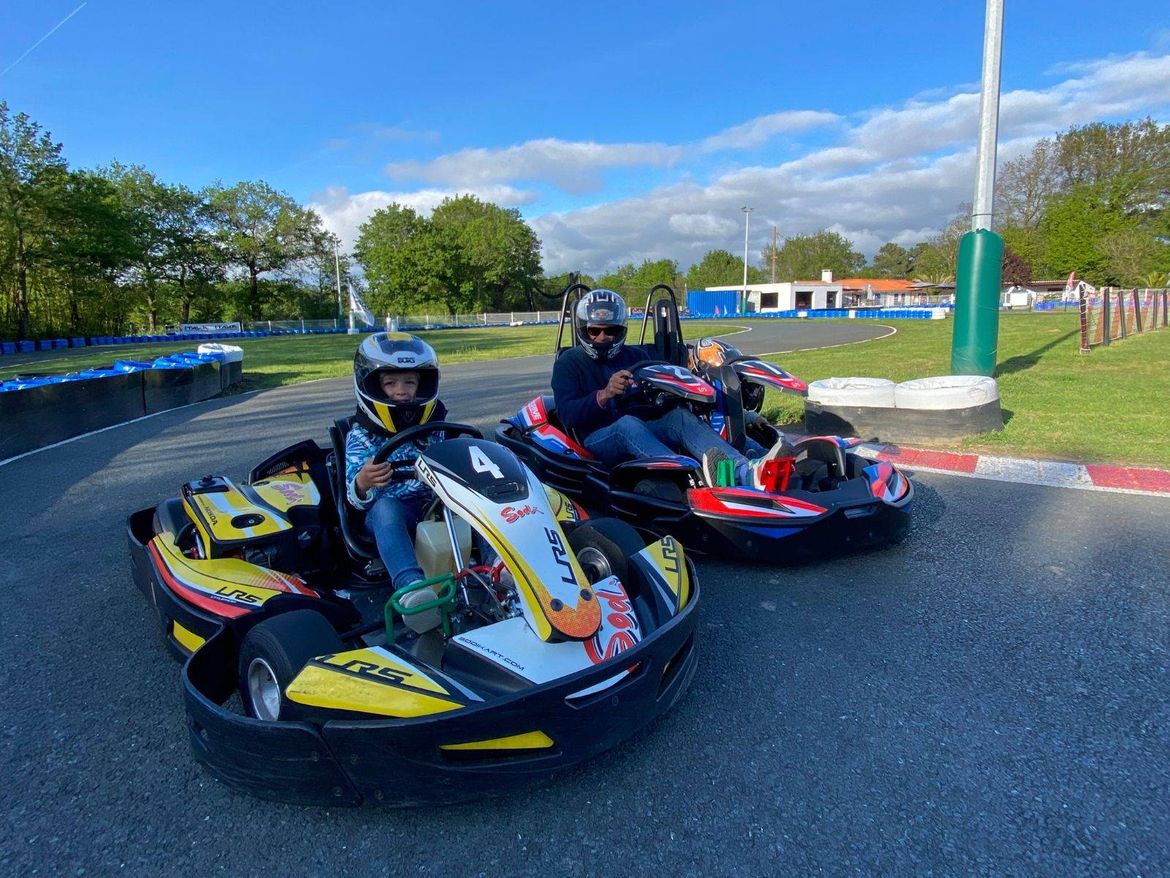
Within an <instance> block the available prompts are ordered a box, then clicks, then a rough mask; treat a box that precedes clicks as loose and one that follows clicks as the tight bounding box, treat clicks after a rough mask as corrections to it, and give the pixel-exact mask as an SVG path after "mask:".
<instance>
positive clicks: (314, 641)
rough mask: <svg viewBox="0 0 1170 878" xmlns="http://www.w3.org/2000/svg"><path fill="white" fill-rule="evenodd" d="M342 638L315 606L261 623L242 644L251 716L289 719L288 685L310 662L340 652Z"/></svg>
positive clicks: (243, 684) (243, 687) (243, 685)
mask: <svg viewBox="0 0 1170 878" xmlns="http://www.w3.org/2000/svg"><path fill="white" fill-rule="evenodd" d="M344 648H345V647H344V645H343V644H342V642H341V638H340V637H338V636H337V632H336V631H334V630H333V626H332V625H330V624H329V620H328V619H326V618H325V617H324V616H322V615H321V614H320V613H318V612H316V611H315V610H294V611H292V612H291V613H282V614H281V615H279V616H273V617H272V618H271V619H266V620H265V621H263V622H261V623H260V624H258V625H257V626H256V627H254V628H253V629H252V630H251V631H249V632H248V633H247V635H246V636H245V637H244V642H243V643H242V644H241V645H240V664H239V671H240V698H241V699H242V700H243V702H244V710H245V711H246V712H247V713H248V715H249V716H254V717H256V718H257V719H262V720H267V721H269V722H275V721H276V720H279V719H287V718H288V713H289V706H290V702H289V700H288V698H287V697H286V696H285V694H284V692H285V689H286V688H288V684H289V683H291V682H292V681H293V679H294V678H295V677H296V675H297V674H299V673H300V672H301V669H302V668H303V667H304V666H305V665H306V664H308V662H309V661H310V660H311V659H313V658H315V657H317V656H319V655H329V654H332V653H337V652H341V651H342V650H343V649H344Z"/></svg>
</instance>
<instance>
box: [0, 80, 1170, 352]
mask: <svg viewBox="0 0 1170 878" xmlns="http://www.w3.org/2000/svg"><path fill="white" fill-rule="evenodd" d="M1168 206H1170V126H1167V125H1158V124H1156V123H1155V122H1153V121H1152V120H1149V119H1146V120H1144V121H1138V122H1125V123H1120V124H1104V123H1094V124H1091V125H1086V126H1083V127H1074V128H1070V129H1069V130H1068V131H1065V132H1063V133H1060V134H1057V135H1056V136H1055V137H1053V138H1047V139H1044V140H1041V141H1039V142H1038V143H1037V144H1036V145H1035V147H1034V148H1033V149H1032V150H1031V151H1030V152H1029V153H1028V154H1026V155H1024V156H1021V157H1019V158H1017V159H1014V160H1012V161H1009V162H1007V163H1005V164H1004V166H1003V167H1002V168H1001V170H1000V174H999V179H998V181H997V190H996V216H995V227H996V229H997V230H998V231H999V232H1000V233H1001V234H1002V236H1003V238H1004V242H1005V245H1006V246H1005V255H1004V264H1003V277H1004V281H1005V282H1010V283H1027V282H1028V281H1029V280H1031V279H1032V278H1033V277H1037V278H1039V277H1043V278H1046V279H1049V278H1060V277H1064V276H1066V275H1067V274H1068V273H1069V272H1070V271H1076V272H1077V274H1078V276H1080V277H1082V278H1084V279H1086V280H1089V281H1092V282H1093V283H1096V284H1098V285H1102V284H1114V285H1123V286H1159V287H1160V286H1165V285H1166V284H1167V281H1168V279H1167V273H1168V272H1170V210H1168V209H1167V208H1168ZM969 215H970V210H969V208H968V209H966V210H963V209H960V211H959V214H958V215H957V216H956V217H954V218H953V219H952V220H951V221H950V222H949V223H948V224H947V226H946V227H945V228H944V229H943V231H942V232H940V233H939V234H938V235H936V236H934V237H932V238H930V239H928V240H925V241H921V242H918V243H916V244H914V245H912V246H909V247H906V246H903V245H900V244H897V243H895V242H892V241H891V242H886V243H885V244H883V245H882V246H881V247H880V248H879V249H878V251H877V252H876V254H875V255H874V257H873V259H872V260H871V261H868V262H867V260H866V259H865V257H864V256H863V255H862V254H861V253H859V252H857V251H856V250H855V249H854V245H853V243H852V242H851V241H849V240H848V239H847V238H845V237H844V236H842V235H840V234H838V233H836V232H832V231H828V230H821V231H818V232H815V233H813V234H809V235H794V236H791V237H788V238H786V239H784V241H783V242H782V243H781V244H780V245H778V246H776V247H775V248H773V247H772V246H771V245H769V246H768V247H767V248H765V249H764V250H763V251H762V252H761V253H760V254H758V261H754V262H752V263H750V264H749V265H748V280H749V282H750V283H762V282H766V281H769V280H773V279H774V280H777V281H790V280H815V279H817V278H819V277H820V276H821V271H822V270H824V269H830V270H832V271H833V273H834V276H835V277H857V276H861V277H888V278H910V279H914V280H923V281H928V282H935V283H942V282H947V281H951V280H953V279H954V276H955V271H956V268H957V259H958V257H957V253H958V242H959V238H960V237H961V236H962V234H963V233H964V232H966V231H967V229H968V228H969V226H970V221H969ZM337 245H338V240H337V238H336V237H335V236H334V235H333V234H331V233H330V232H328V231H327V230H325V228H324V225H323V223H322V220H321V217H320V216H319V215H318V214H317V213H316V212H314V211H313V210H312V209H310V208H308V207H304V206H302V205H300V204H298V203H297V202H296V201H295V200H294V199H292V198H291V197H290V196H288V195H286V194H285V193H283V192H280V191H278V190H276V189H274V188H273V187H272V186H270V185H268V184H267V183H265V182H263V181H243V182H239V183H236V184H235V185H232V186H225V185H223V184H222V183H215V184H213V185H210V186H207V187H205V188H203V189H201V190H198V191H195V190H192V189H190V188H188V187H186V186H182V185H176V184H171V183H167V182H165V181H163V180H161V179H159V178H158V177H157V176H156V175H155V174H153V173H152V172H151V171H149V170H147V169H146V168H144V167H141V166H139V165H122V164H120V163H117V162H114V163H111V164H110V165H108V166H106V167H101V168H98V169H96V170H85V169H74V168H70V167H69V165H68V163H67V161H66V160H65V158H64V156H63V154H62V146H61V144H59V143H56V142H54V141H53V139H52V137H51V136H50V135H49V133H48V132H46V131H44V130H43V129H42V128H41V127H40V126H39V125H38V124H37V123H36V122H34V121H32V120H31V119H30V118H29V117H28V116H27V115H26V114H23V113H13V112H11V111H10V110H9V108H8V105H7V104H6V103H4V102H2V101H0V338H30V337H46V336H50V337H51V336H64V335H104V334H120V333H124V332H128V331H130V330H132V329H141V330H145V331H147V332H157V331H161V329H162V328H163V327H164V326H165V325H167V324H169V323H179V322H184V323H186V322H205V321H223V320H251V321H259V320H266V319H267V320H276V319H298V318H301V319H323V318H332V317H335V316H337V314H338V303H337V287H338V283H339V278H338V270H340V275H341V276H340V283H341V285H343V286H344V285H346V284H359V283H361V284H364V285H365V287H366V295H367V301H368V304H369V305H370V306H371V307H372V308H373V309H374V310H375V311H376V312H378V313H390V314H395V313H396V314H405V313H416V314H417V313H420V312H423V311H426V310H433V311H436V312H437V311H442V310H445V311H447V312H448V313H451V314H455V313H477V312H481V311H494V312H499V311H509V310H538V309H541V308H547V307H549V306H550V303H551V302H552V301H553V298H554V297H555V296H556V295H557V294H558V293H559V292H560V291H561V290H562V289H563V288H564V286H565V285H566V284H567V283H568V280H569V276H568V275H565V274H562V275H552V276H546V275H545V274H544V272H543V269H542V267H541V262H540V241H539V239H538V238H537V237H536V234H535V233H534V232H533V230H532V229H531V228H530V227H529V226H528V225H527V224H526V223H525V222H524V220H523V219H522V218H521V216H520V213H519V211H517V210H514V209H505V208H502V207H499V206H498V205H495V204H491V203H486V202H482V201H480V200H479V199H477V198H475V197H474V196H471V195H462V196H457V197H451V198H447V199H445V200H444V201H443V202H442V203H441V204H439V205H438V207H436V208H435V210H434V211H433V212H432V213H431V215H430V216H423V215H421V214H419V213H417V212H416V211H414V210H412V209H411V208H409V207H404V206H402V205H399V204H392V205H389V206H388V207H385V208H383V209H381V210H378V211H376V212H375V213H374V214H373V215H372V216H371V217H370V218H369V219H368V220H367V221H366V222H365V223H364V224H363V225H362V226H361V228H360V230H359V234H358V238H357V241H356V243H355V246H354V252H353V260H352V262H351V261H350V260H349V259H346V258H345V257H344V256H341V257H340V258H339V259H337V263H335V258H336V254H337V250H336V248H337ZM743 274H744V264H743V259H742V258H741V257H739V256H736V255H733V254H732V253H731V252H729V251H727V250H722V249H714V250H710V251H708V252H707V253H706V254H705V255H704V256H703V258H702V259H700V260H699V261H698V262H696V263H694V264H693V265H691V266H690V267H689V269H688V270H687V271H686V272H685V273H684V272H682V271H680V269H679V266H678V263H677V261H675V260H672V259H658V260H645V261H643V262H642V263H641V264H640V265H635V264H634V263H632V262H631V263H626V264H623V265H620V266H618V267H617V268H616V269H614V270H613V271H610V272H608V273H605V274H602V275H600V276H598V277H596V278H593V277H589V276H583V277H581V278H580V279H581V280H583V281H584V282H586V283H589V284H590V285H592V286H604V287H609V288H611V289H616V290H618V291H619V292H622V293H623V294H625V295H627V296H628V297H630V302H631V304H638V302H637V301H636V299H637V297H638V296H639V295H644V294H645V292H646V291H647V290H649V289H650V287H652V286H654V285H655V284H658V283H666V284H670V285H671V286H673V287H675V289H676V290H680V291H682V290H686V289H700V288H704V287H711V286H729V285H734V284H739V283H741V282H742V280H743Z"/></svg>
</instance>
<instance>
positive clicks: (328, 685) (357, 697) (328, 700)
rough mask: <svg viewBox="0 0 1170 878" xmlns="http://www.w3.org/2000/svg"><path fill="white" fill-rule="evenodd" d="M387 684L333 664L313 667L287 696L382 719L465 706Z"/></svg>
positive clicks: (297, 678)
mask: <svg viewBox="0 0 1170 878" xmlns="http://www.w3.org/2000/svg"><path fill="white" fill-rule="evenodd" d="M416 679H417V678H416ZM387 682H388V681H387V680H385V679H382V680H379V679H377V678H376V676H375V675H372V674H371V675H368V676H367V675H363V674H362V673H360V672H358V673H354V672H352V671H349V670H343V669H342V668H340V667H334V666H332V665H325V664H311V665H308V666H307V667H306V668H305V669H304V670H303V671H301V672H300V673H299V674H298V675H297V677H296V679H295V680H293V681H292V683H291V684H290V685H289V687H288V692H287V694H288V697H289V698H290V699H291V700H293V701H295V702H297V703H298V704H307V705H311V706H313V707H324V708H330V709H332V710H352V711H357V712H359V713H374V714H378V715H379V716H395V717H414V716H429V715H431V714H436V713H446V712H448V711H452V710H459V709H460V708H461V707H463V705H462V704H459V703H457V702H455V701H448V700H447V699H445V698H439V697H437V696H435V695H428V694H426V693H424V692H420V691H418V690H415V689H407V688H402V687H401V686H396V685H393V684H392V683H391V684H390V685H387Z"/></svg>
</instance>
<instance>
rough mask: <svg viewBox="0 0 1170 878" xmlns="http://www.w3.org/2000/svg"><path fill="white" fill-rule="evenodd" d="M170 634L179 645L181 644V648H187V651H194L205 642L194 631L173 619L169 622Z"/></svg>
mask: <svg viewBox="0 0 1170 878" xmlns="http://www.w3.org/2000/svg"><path fill="white" fill-rule="evenodd" d="M171 635H172V636H173V637H174V638H175V640H176V641H178V643H179V645H180V646H182V647H183V649H185V650H188V651H189V652H194V651H195V650H197V649H198V648H199V647H201V646H202V645H203V644H204V643H205V642H206V641H205V640H204V639H203V638H202V637H200V636H199V635H198V634H196V633H195V632H194V631H188V630H187V629H186V628H184V627H183V626H182V625H180V624H179V623H178V622H175V621H173V620H172V622H171Z"/></svg>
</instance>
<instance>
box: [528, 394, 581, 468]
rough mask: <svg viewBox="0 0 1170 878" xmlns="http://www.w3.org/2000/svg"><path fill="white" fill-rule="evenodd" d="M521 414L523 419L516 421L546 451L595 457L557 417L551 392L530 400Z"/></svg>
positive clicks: (572, 455)
mask: <svg viewBox="0 0 1170 878" xmlns="http://www.w3.org/2000/svg"><path fill="white" fill-rule="evenodd" d="M521 416H522V417H523V421H521V420H520V418H517V419H516V421H515V422H516V423H517V424H519V425H520V427H521V429H522V430H523V431H524V432H525V433H526V434H527V435H528V436H529V437H531V439H532V441H533V442H535V443H536V444H537V445H539V446H540V447H541V448H543V449H545V450H546V451H551V452H554V453H557V454H563V455H565V456H566V457H578V458H581V459H582V460H593V459H594V457H593V455H592V454H591V453H590V452H589V451H588V450H587V449H586V448H585V446H584V445H582V444H581V442H580V440H578V438H577V437H576V436H575V435H574V433H573V431H572V430H569V429H568V428H566V427H565V425H564V424H562V423H561V419H560V418H558V417H557V410H556V402H555V400H554V398H553V395H552V394H551V393H546V394H544V395H543V396H539V397H537V398H536V399H535V400H533V401H532V402H530V403H529V404H528V405H527V406H525V407H524V409H523V410H522V412H521Z"/></svg>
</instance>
